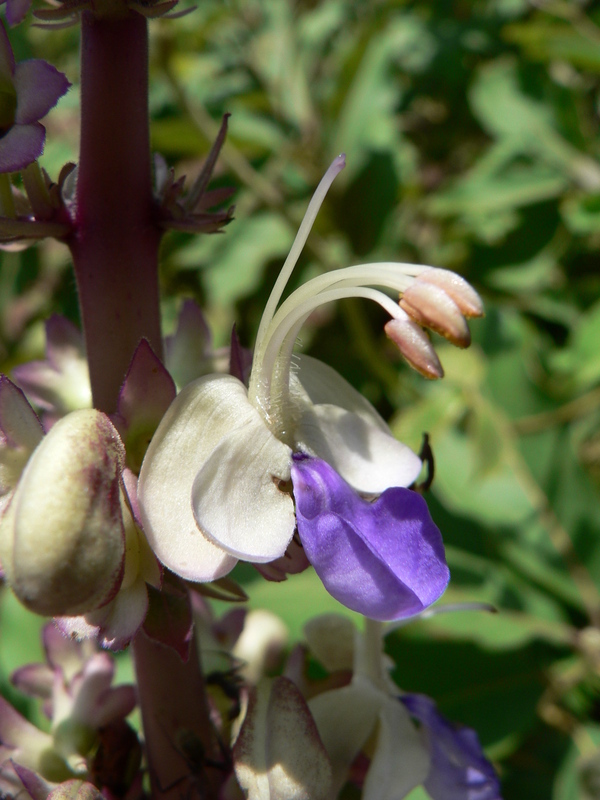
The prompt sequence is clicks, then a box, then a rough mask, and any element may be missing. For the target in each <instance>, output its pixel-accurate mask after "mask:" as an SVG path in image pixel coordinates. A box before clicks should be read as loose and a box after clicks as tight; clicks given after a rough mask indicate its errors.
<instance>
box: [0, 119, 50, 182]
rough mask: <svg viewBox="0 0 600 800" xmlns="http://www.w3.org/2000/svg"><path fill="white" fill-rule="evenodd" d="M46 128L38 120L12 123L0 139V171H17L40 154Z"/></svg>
mask: <svg viewBox="0 0 600 800" xmlns="http://www.w3.org/2000/svg"><path fill="white" fill-rule="evenodd" d="M45 138H46V129H45V128H44V126H43V125H40V123H39V122H32V123H31V124H30V125H13V126H12V128H11V129H10V130H9V131H8V132H7V133H6V134H5V135H4V136H3V137H2V138H1V139H0V172H18V171H19V170H21V169H25V167H26V166H27V165H28V164H31V162H32V161H35V160H36V158H38V157H39V156H40V155H41V154H42V150H43V149H44V140H45Z"/></svg>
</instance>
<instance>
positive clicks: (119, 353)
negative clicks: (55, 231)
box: [69, 11, 162, 413]
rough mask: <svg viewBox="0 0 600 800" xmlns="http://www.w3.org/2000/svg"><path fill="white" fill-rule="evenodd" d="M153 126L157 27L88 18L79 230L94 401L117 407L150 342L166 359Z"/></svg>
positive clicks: (133, 20)
mask: <svg viewBox="0 0 600 800" xmlns="http://www.w3.org/2000/svg"><path fill="white" fill-rule="evenodd" d="M155 217H156V215H155V208H154V202H153V197H152V175H151V164H150V136H149V123H148V31H147V21H146V19H145V18H144V17H143V16H141V15H140V14H136V13H134V12H130V13H128V14H127V16H124V17H122V18H117V19H110V18H109V19H98V18H96V17H94V15H93V13H92V12H91V11H85V12H84V13H83V17H82V33H81V149H80V157H79V167H78V175H77V211H76V218H75V233H74V235H73V237H72V238H71V241H70V242H69V246H70V248H71V252H72V255H73V261H74V264H75V274H76V278H77V286H78V289H79V299H80V306H81V313H82V321H83V328H84V333H85V340H86V347H87V355H88V363H89V369H90V380H91V384H92V396H93V400H94V405H95V406H96V408H99V409H100V410H102V411H105V412H107V413H111V412H113V411H114V410H115V408H116V404H117V399H118V394H119V389H120V387H121V384H122V383H123V379H124V377H125V374H126V372H127V368H128V366H129V363H130V361H131V357H132V355H133V353H134V351H135V348H136V347H137V345H138V344H139V342H140V340H141V339H142V338H146V339H148V341H149V342H150V345H151V346H152V348H153V349H154V351H155V352H156V354H157V355H158V356H159V357H160V356H161V355H162V344H161V334H160V312H159V292H158V247H159V244H160V235H161V234H160V229H159V227H158V225H157V224H156V218H155Z"/></svg>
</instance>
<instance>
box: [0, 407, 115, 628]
mask: <svg viewBox="0 0 600 800" xmlns="http://www.w3.org/2000/svg"><path fill="white" fill-rule="evenodd" d="M124 459H125V452H124V448H123V444H122V442H121V440H120V438H119V435H118V433H117V431H116V429H115V428H114V426H113V425H112V423H111V422H110V420H109V419H108V417H107V416H106V415H105V414H102V413H101V412H99V411H95V410H94V409H84V410H81V411H74V412H73V413H71V414H68V415H67V416H66V417H64V418H63V419H62V420H60V421H59V422H57V423H56V425H54V427H53V428H52V429H51V430H50V432H49V433H48V434H47V436H45V437H44V439H43V440H42V442H41V443H40V444H39V445H38V447H37V448H36V449H35V451H34V452H33V454H32V456H31V458H30V460H29V462H28V464H27V467H26V468H25V470H24V472H23V474H22V476H21V480H20V481H19V484H18V486H17V489H16V491H15V493H14V494H13V496H12V499H11V501H10V504H9V505H8V507H7V509H6V512H5V514H4V516H3V517H2V520H1V522H0V558H1V559H2V563H3V566H4V568H5V571H6V575H7V578H8V580H9V582H10V584H11V586H12V589H13V591H14V592H15V594H16V595H17V597H18V598H19V600H20V601H21V602H22V603H23V604H24V605H25V606H27V607H28V608H30V609H31V610H32V611H35V612H37V613H38V614H47V615H51V616H55V615H63V614H68V615H75V614H81V613H84V612H86V611H91V610H92V609H94V608H97V607H98V606H100V605H102V604H103V603H105V602H106V601H107V600H109V599H110V597H111V596H112V595H113V594H114V592H115V591H116V589H117V587H118V583H119V582H120V580H121V577H122V569H123V555H124V548H125V539H124V531H123V521H122V517H121V508H120V500H119V486H120V478H121V472H122V469H123V465H124Z"/></svg>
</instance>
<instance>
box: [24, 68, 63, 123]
mask: <svg viewBox="0 0 600 800" xmlns="http://www.w3.org/2000/svg"><path fill="white" fill-rule="evenodd" d="M13 82H14V85H15V89H16V90H17V111H16V114H15V121H16V123H17V124H18V125H29V124H30V123H31V122H37V121H38V120H39V119H41V118H42V117H44V116H46V114H47V113H48V112H49V111H50V109H51V108H54V106H55V105H56V104H57V103H58V100H59V98H61V97H62V96H63V94H65V92H66V91H67V89H68V88H69V86H70V85H71V84H70V83H69V81H68V80H67V78H66V76H65V75H63V74H62V72H59V71H58V70H57V69H56V67H53V66H52V64H48V62H47V61H42V59H40V58H33V59H31V60H30V61H23V62H21V63H20V64H17V66H16V68H15V75H14V78H13Z"/></svg>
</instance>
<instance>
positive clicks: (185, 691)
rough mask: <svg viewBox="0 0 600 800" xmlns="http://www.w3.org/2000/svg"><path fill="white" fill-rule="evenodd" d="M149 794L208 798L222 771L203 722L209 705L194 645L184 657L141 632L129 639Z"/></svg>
mask: <svg viewBox="0 0 600 800" xmlns="http://www.w3.org/2000/svg"><path fill="white" fill-rule="evenodd" d="M133 656H134V661H135V668H136V676H137V685H138V692H139V697H140V706H141V710H142V721H143V724H144V739H145V744H146V751H147V753H148V754H149V755H150V754H152V759H151V760H150V758H149V763H150V781H151V784H152V797H153V798H158V797H160V798H173V800H175V798H177V800H179V798H181V797H186V798H190V800H192V798H193V800H212V799H213V798H216V797H217V795H218V789H219V786H220V784H221V783H222V782H223V779H224V777H225V774H226V771H227V770H226V764H224V763H223V769H220V768H219V766H218V765H219V764H220V762H221V761H222V760H223V755H222V754H221V753H220V752H219V750H218V744H217V740H216V737H215V735H214V733H213V731H212V729H211V727H210V723H208V724H207V721H208V718H209V716H208V715H209V710H208V705H207V701H206V694H205V692H204V686H203V681H202V672H201V668H200V664H199V660H198V653H197V650H196V648H195V647H194V646H193V645H192V647H191V648H190V657H189V659H188V661H187V662H185V663H184V662H183V661H182V660H181V659H180V657H179V656H178V654H177V653H176V652H175V651H174V650H172V649H171V648H168V647H165V646H164V645H162V644H160V643H159V642H156V641H154V640H152V639H150V638H149V637H148V636H146V634H145V633H144V632H143V631H140V633H138V635H137V636H136V638H135V640H134V642H133Z"/></svg>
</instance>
